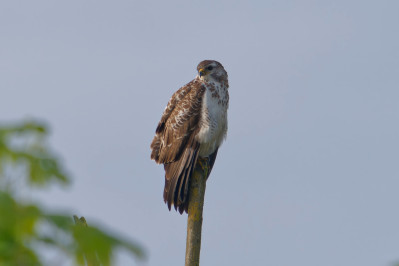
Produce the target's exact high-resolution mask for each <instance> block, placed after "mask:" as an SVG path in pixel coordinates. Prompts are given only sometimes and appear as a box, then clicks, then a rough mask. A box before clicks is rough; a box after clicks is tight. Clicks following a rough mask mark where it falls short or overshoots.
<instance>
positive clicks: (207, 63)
mask: <svg viewBox="0 0 399 266" xmlns="http://www.w3.org/2000/svg"><path fill="white" fill-rule="evenodd" d="M197 71H198V75H197V76H196V77H195V78H194V79H193V80H192V81H190V82H189V83H187V84H186V85H185V86H183V87H181V88H180V89H179V90H178V91H176V92H175V93H174V94H173V95H172V97H171V98H170V100H169V103H168V105H167V106H166V108H165V110H164V112H163V114H162V117H161V121H159V123H158V126H157V128H156V131H155V137H154V139H153V141H152V143H151V150H152V152H151V159H153V160H155V162H156V163H158V164H163V165H164V169H165V189H164V193H163V198H164V201H165V203H167V204H168V208H169V210H170V209H171V206H172V205H174V207H175V209H176V210H178V211H179V212H180V214H182V213H183V212H184V211H185V212H187V209H188V197H189V195H188V188H189V186H190V178H191V175H192V174H193V170H194V169H195V166H196V164H197V162H198V161H199V160H200V159H206V160H208V162H209V170H208V176H209V174H210V172H211V170H212V167H213V165H214V163H215V160H216V155H217V152H218V149H219V146H220V145H221V143H222V141H223V140H224V138H225V137H226V133H227V108H228V106H229V92H228V88H229V83H228V80H227V72H226V70H224V68H223V66H222V64H220V63H219V62H217V61H214V60H204V61H202V62H201V63H199V64H198V66H197ZM208 176H207V177H206V178H208Z"/></svg>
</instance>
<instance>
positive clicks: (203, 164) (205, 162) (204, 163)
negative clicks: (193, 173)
mask: <svg viewBox="0 0 399 266" xmlns="http://www.w3.org/2000/svg"><path fill="white" fill-rule="evenodd" d="M198 165H199V167H200V168H201V170H202V172H203V173H204V176H205V177H206V178H208V171H209V157H199V158H198Z"/></svg>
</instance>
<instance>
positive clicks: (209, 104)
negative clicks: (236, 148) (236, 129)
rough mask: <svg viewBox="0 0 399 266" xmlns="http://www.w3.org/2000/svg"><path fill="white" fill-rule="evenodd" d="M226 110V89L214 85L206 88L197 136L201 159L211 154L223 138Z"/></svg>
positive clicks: (225, 130)
mask: <svg viewBox="0 0 399 266" xmlns="http://www.w3.org/2000/svg"><path fill="white" fill-rule="evenodd" d="M227 108H228V91H227V87H226V88H225V87H223V86H221V85H220V84H215V83H211V84H209V85H208V86H206V91H205V93H204V95H203V99H202V108H201V118H200V131H199V133H198V135H197V140H198V142H199V143H200V150H199V155H200V156H201V157H206V156H208V155H210V154H212V153H213V152H214V151H215V150H216V149H217V148H218V147H219V146H220V144H221V143H222V141H223V139H224V138H225V136H226V133H227Z"/></svg>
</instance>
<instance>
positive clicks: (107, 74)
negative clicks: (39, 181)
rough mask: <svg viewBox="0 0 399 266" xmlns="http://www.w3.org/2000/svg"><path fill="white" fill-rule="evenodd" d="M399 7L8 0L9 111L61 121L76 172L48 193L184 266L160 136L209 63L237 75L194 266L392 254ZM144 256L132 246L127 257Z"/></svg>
mask: <svg viewBox="0 0 399 266" xmlns="http://www.w3.org/2000/svg"><path fill="white" fill-rule="evenodd" d="M398 14H399V2H398V1H396V0H392V1H384V0H382V1H227V0H226V1H195V2H194V1H187V0H186V1H146V2H145V1H127V0H125V1H93V0H91V1H77V0H70V1H41V0H37V1H2V2H1V3H0V38H1V39H0V91H1V95H2V97H1V100H0V101H1V104H0V119H1V121H14V120H18V119H22V118H27V117H33V118H40V119H43V120H45V121H47V122H48V123H49V124H50V125H51V137H50V143H51V145H52V146H53V148H54V149H55V150H56V151H57V153H58V154H60V155H61V156H62V158H63V159H64V163H65V166H66V167H67V169H69V171H70V172H71V174H72V176H73V179H74V182H73V185H72V187H71V188H69V189H68V190H66V191H64V190H60V189H57V188H54V189H52V190H50V191H48V192H47V193H45V194H44V195H41V196H40V198H41V200H42V202H43V203H44V204H46V205H47V206H52V207H53V208H55V207H64V208H66V209H68V210H70V211H71V212H74V213H77V214H79V215H84V216H86V218H87V219H88V220H89V221H90V220H94V221H101V223H102V224H103V225H105V226H108V227H112V228H113V229H115V230H116V231H118V232H120V233H121V234H123V235H126V236H129V237H131V238H133V239H136V240H137V241H139V242H141V243H142V244H143V245H144V246H145V247H146V249H147V250H148V253H149V260H148V261H147V262H146V263H145V264H144V265H151V266H152V265H183V264H184V252H185V236H186V215H183V216H181V215H179V214H178V213H176V212H174V211H173V212H169V211H168V210H167V207H166V206H165V205H164V203H163V199H162V193H163V185H164V177H163V168H162V167H161V166H157V165H156V164H155V163H154V162H153V161H150V159H149V157H150V149H149V144H150V142H151V140H152V137H153V134H154V130H155V127H156V125H157V123H158V120H159V118H160V116H161V114H162V111H163V109H164V107H165V105H166V103H167V101H168V100H169V97H170V96H171V95H172V93H173V92H174V91H175V90H177V89H178V88H179V87H180V86H182V85H184V84H185V83H187V82H189V81H190V80H191V79H192V78H194V76H195V75H196V65H197V64H198V63H199V62H200V61H201V60H203V59H215V60H218V61H220V62H221V63H222V64H223V65H224V66H225V69H226V70H227V71H228V73H229V79H230V109H229V133H228V138H227V141H226V142H225V143H224V145H223V146H222V148H221V149H220V150H219V154H218V158H217V161H216V164H215V168H214V170H213V172H212V175H211V177H210V179H209V180H208V184H207V191H206V197H205V198H206V202H205V210H204V223H203V238H202V239H203V241H202V252H201V263H202V264H201V265H232V266H234V265H237V266H238V265H240V266H241V265H272V266H286V265H300V266H320V265H323V266H337V265H338V266H354V265H362V266H380V265H381V266H383V265H390V264H391V263H392V262H393V261H396V260H399V249H398V241H399V230H398V228H399V227H398V225H399V212H398V202H399V193H398V187H399V162H398V158H399V152H398V151H399V140H398V136H399V88H398V83H399V15H398ZM132 262H133V261H132V260H131V259H130V258H128V257H126V256H122V257H121V258H120V260H119V263H118V264H119V265H126V264H127V263H132Z"/></svg>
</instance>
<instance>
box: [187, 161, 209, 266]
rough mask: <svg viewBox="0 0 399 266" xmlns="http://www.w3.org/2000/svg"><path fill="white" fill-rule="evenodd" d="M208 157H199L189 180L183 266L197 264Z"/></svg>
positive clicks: (194, 265) (196, 265) (195, 265)
mask: <svg viewBox="0 0 399 266" xmlns="http://www.w3.org/2000/svg"><path fill="white" fill-rule="evenodd" d="M208 169H209V163H208V159H201V158H200V159H199V161H198V163H197V166H196V168H195V170H194V173H193V175H192V176H191V180H190V183H191V184H190V188H189V195H190V196H189V199H188V200H189V202H188V218H187V241H186V264H185V266H199V261H200V251H201V230H202V210H203V207H204V197H205V188H206V177H207V175H208Z"/></svg>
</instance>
